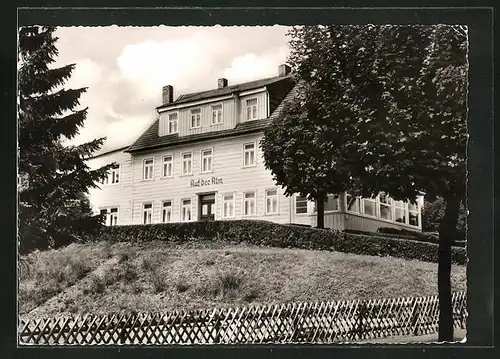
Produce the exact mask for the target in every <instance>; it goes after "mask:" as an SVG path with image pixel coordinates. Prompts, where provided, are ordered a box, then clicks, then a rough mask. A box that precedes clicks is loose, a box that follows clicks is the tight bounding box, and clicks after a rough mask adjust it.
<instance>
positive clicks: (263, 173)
mask: <svg viewBox="0 0 500 359" xmlns="http://www.w3.org/2000/svg"><path fill="white" fill-rule="evenodd" d="M293 88H294V82H293V80H292V78H291V76H290V75H289V68H288V67H287V66H286V65H281V66H280V67H279V71H278V76H276V77H273V78H268V79H263V80H258V81H252V82H248V83H244V84H239V85H233V86H228V83H227V80H226V79H219V80H218V83H217V89H214V90H211V91H205V92H198V93H194V94H188V95H181V96H179V97H178V98H177V99H176V100H175V101H174V100H173V87H172V86H165V87H164V88H163V93H162V95H163V103H162V105H161V106H159V107H158V108H157V111H158V113H159V118H158V119H157V120H156V121H155V122H154V123H153V124H152V125H151V126H150V127H149V128H148V129H147V130H146V131H145V132H144V133H143V134H142V135H141V136H140V137H139V138H138V139H137V140H136V141H135V142H134V143H133V144H132V145H131V146H128V147H125V148H120V149H118V150H115V151H111V152H108V153H105V154H102V155H99V156H96V157H94V158H93V159H92V160H91V161H90V165H91V167H99V166H102V165H105V164H109V163H115V168H113V170H112V171H111V172H110V173H109V176H108V178H107V180H106V181H105V182H104V183H103V184H102V186H101V188H100V189H95V190H92V191H91V193H90V199H91V203H92V205H93V208H94V211H95V212H96V213H106V223H107V224H108V225H117V224H118V225H120V224H149V223H162V222H188V221H198V220H234V219H260V220H268V221H273V222H277V223H295V224H304V225H312V226H315V225H316V218H317V217H316V213H315V210H316V209H315V203H313V202H311V201H307V200H306V199H305V198H302V197H301V196H298V195H293V196H290V197H287V196H285V195H284V190H283V188H281V187H280V186H277V185H276V183H275V182H274V181H273V179H272V175H271V172H270V171H268V170H266V169H265V166H264V160H263V154H262V151H261V148H260V146H259V144H260V140H261V139H262V136H263V130H264V128H265V127H266V126H268V125H270V123H271V121H272V120H273V119H274V118H275V117H276V116H278V114H279V112H280V111H281V109H282V107H283V104H284V102H285V101H286V100H287V99H289V98H291V97H292V94H293ZM348 203H351V206H350V208H347V205H348ZM421 206H422V198H419V200H418V201H417V203H416V204H410V203H406V202H401V201H394V200H392V199H391V198H388V197H386V196H384V195H383V194H381V195H379V196H377V198H374V199H361V198H357V199H355V200H353V201H351V198H350V196H349V195H348V194H345V193H341V194H336V195H331V196H329V197H328V201H327V202H326V204H325V226H326V227H329V228H337V229H355V230H365V231H376V230H377V228H380V227H393V228H406V229H413V230H420V229H421V213H420V212H421Z"/></svg>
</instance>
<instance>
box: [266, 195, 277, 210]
mask: <svg viewBox="0 0 500 359" xmlns="http://www.w3.org/2000/svg"><path fill="white" fill-rule="evenodd" d="M276 213H278V191H277V190H275V189H273V190H267V191H266V214H276Z"/></svg>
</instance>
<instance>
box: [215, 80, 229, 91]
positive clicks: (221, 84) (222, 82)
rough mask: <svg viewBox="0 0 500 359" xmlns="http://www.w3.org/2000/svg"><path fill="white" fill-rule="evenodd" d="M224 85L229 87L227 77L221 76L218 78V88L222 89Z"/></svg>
mask: <svg viewBox="0 0 500 359" xmlns="http://www.w3.org/2000/svg"><path fill="white" fill-rule="evenodd" d="M224 87H227V79H225V78H220V79H218V80H217V88H218V89H222V88H224Z"/></svg>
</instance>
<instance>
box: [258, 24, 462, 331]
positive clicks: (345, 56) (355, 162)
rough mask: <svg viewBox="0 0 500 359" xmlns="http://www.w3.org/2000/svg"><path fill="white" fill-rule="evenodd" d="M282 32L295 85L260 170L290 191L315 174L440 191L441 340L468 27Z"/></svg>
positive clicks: (351, 186) (361, 190)
mask: <svg viewBox="0 0 500 359" xmlns="http://www.w3.org/2000/svg"><path fill="white" fill-rule="evenodd" d="M289 36H290V48H291V53H290V57H289V64H290V65H291V67H292V70H293V72H294V73H295V77H296V79H297V83H298V84H299V86H298V88H297V95H296V96H294V98H292V99H291V101H290V102H291V103H290V104H288V105H287V106H288V108H290V109H291V110H288V111H284V112H283V113H282V114H281V115H280V116H278V118H277V119H276V120H274V122H273V124H272V125H271V126H270V127H269V129H268V130H266V132H265V137H264V139H263V141H262V147H263V149H264V159H265V163H266V166H267V168H269V169H270V170H271V171H272V173H273V175H274V178H275V180H276V181H277V182H278V184H281V185H282V186H284V187H285V188H286V193H288V194H290V193H293V192H300V193H302V194H305V193H307V194H308V195H310V196H311V197H314V193H312V192H311V191H312V190H313V187H315V186H317V185H318V181H316V182H314V179H316V177H314V174H315V175H316V176H317V178H320V179H321V181H320V184H321V185H323V187H324V188H326V189H327V190H328V191H335V192H340V191H349V192H350V193H351V194H353V195H359V196H362V197H372V196H375V195H377V194H378V193H380V192H385V193H387V194H388V195H390V196H391V197H392V198H394V199H396V200H410V201H413V200H415V199H416V196H417V195H420V194H422V193H425V194H426V196H428V197H430V198H434V197H436V196H441V197H442V198H443V200H444V202H445V204H446V205H445V213H444V215H443V217H442V220H441V224H440V249H439V251H440V252H439V253H440V254H439V255H440V264H439V271H438V272H439V291H440V306H441V308H442V310H441V315H442V316H444V317H443V318H444V319H443V318H441V319H443V320H441V321H440V338H441V339H443V340H446V339H447V338H449V337H450V335H451V336H452V335H453V327H452V324H453V323H452V321H451V293H450V282H449V280H450V279H449V277H450V276H449V275H450V268H451V243H452V241H453V237H454V235H455V234H456V224H457V218H458V212H459V208H460V202H461V201H462V200H463V198H464V194H465V188H466V186H465V183H466V182H465V181H466V144H467V70H468V62H467V30H466V28H464V27H461V26H449V25H434V26H429V25H425V26H421V25H404V26H394V25H350V26H346V25H332V26H311V27H309V26H299V27H295V28H293V29H292V30H291V31H290V33H289ZM311 178H312V179H313V180H312V179H311ZM353 198H354V196H353ZM318 215H319V211H318ZM450 323H451V328H450Z"/></svg>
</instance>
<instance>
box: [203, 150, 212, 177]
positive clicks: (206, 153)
mask: <svg viewBox="0 0 500 359" xmlns="http://www.w3.org/2000/svg"><path fill="white" fill-rule="evenodd" d="M211 171H212V149H208V150H201V172H211Z"/></svg>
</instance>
